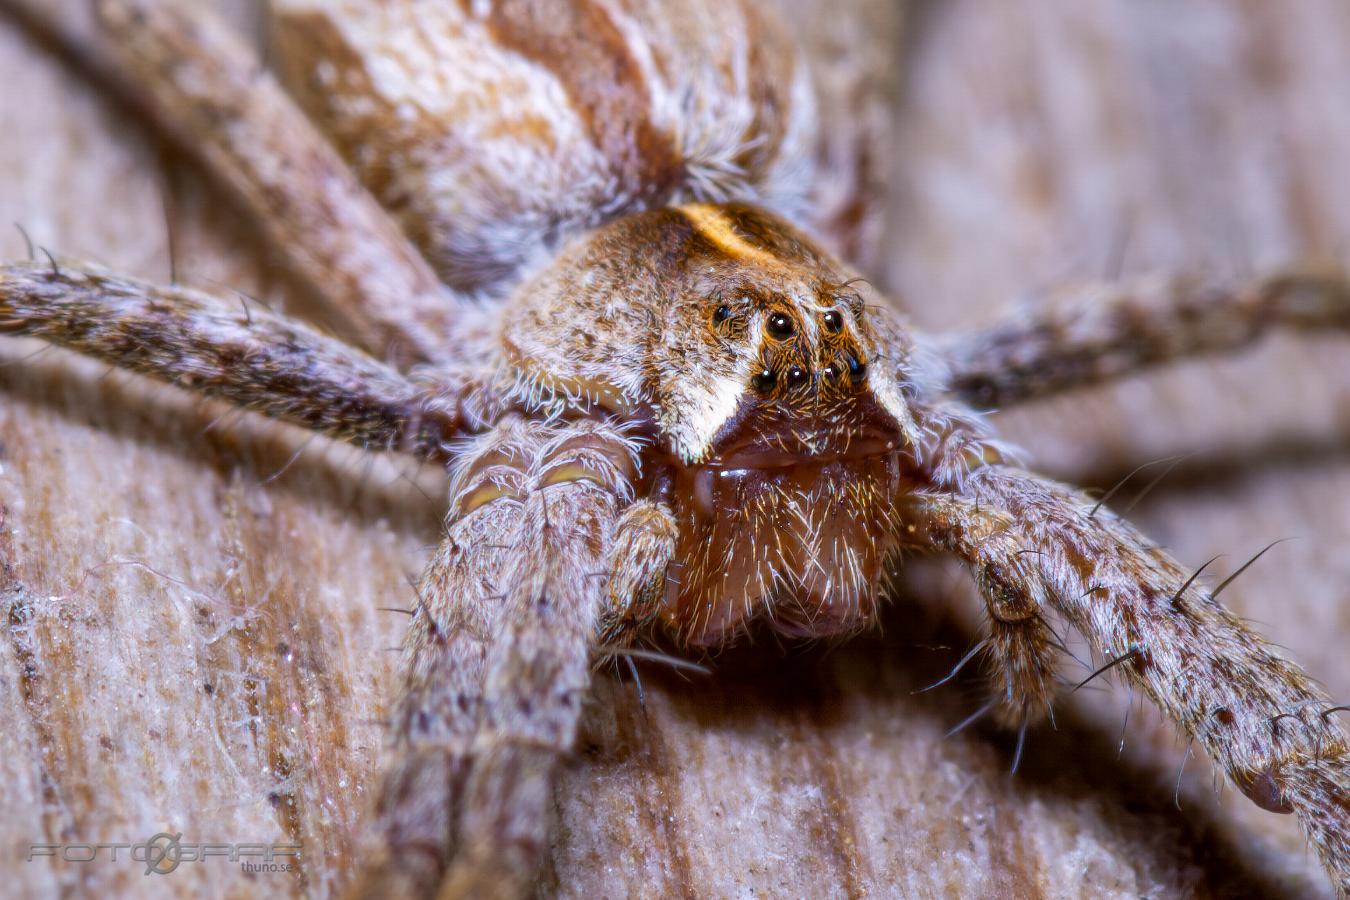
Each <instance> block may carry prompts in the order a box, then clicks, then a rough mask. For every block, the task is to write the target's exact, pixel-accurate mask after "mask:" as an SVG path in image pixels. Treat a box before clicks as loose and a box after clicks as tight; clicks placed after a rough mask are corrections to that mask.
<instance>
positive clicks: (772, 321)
mask: <svg viewBox="0 0 1350 900" xmlns="http://www.w3.org/2000/svg"><path fill="white" fill-rule="evenodd" d="M768 329H769V334H771V335H772V336H773V337H776V338H780V339H781V338H789V337H792V333H793V332H794V331H796V327H795V326H794V325H793V323H792V317H791V316H789V315H788V314H787V313H785V312H774V313H770V314H769V322H768Z"/></svg>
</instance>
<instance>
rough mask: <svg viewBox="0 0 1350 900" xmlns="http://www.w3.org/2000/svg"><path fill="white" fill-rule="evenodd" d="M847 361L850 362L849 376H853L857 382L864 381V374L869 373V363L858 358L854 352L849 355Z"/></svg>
mask: <svg viewBox="0 0 1350 900" xmlns="http://www.w3.org/2000/svg"><path fill="white" fill-rule="evenodd" d="M846 361H847V362H848V377H849V378H852V379H853V381H854V382H855V383H856V382H859V381H862V379H863V376H864V375H866V374H867V363H865V362H863V361H862V360H860V359H858V357H856V356H854V355H853V354H852V353H850V354H849V355H848V357H847V359H846Z"/></svg>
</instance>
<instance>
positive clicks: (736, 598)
mask: <svg viewBox="0 0 1350 900" xmlns="http://www.w3.org/2000/svg"><path fill="white" fill-rule="evenodd" d="M751 463H754V465H751ZM899 482H900V463H899V455H898V453H897V452H896V451H895V450H894V444H893V442H889V441H884V440H883V441H879V442H876V443H866V444H864V443H859V444H857V445H855V446H854V447H853V448H852V450H851V452H850V453H848V454H833V455H829V456H816V457H810V456H807V457H800V456H798V457H790V456H788V455H785V454H782V453H779V452H771V451H769V450H766V449H764V448H756V449H747V450H745V451H741V452H738V453H735V454H728V455H726V456H725V457H722V458H720V459H719V460H718V461H717V464H708V465H703V466H690V467H678V468H677V469H676V471H675V473H674V478H673V484H672V488H673V489H672V492H671V494H672V503H673V505H674V508H675V514H676V518H677V521H678V523H679V528H680V532H679V536H678V538H677V541H676V560H677V570H678V571H679V572H680V576H679V579H678V583H676V581H674V580H672V581H671V582H670V583H668V586H667V597H666V604H665V609H664V611H663V617H664V618H665V619H666V621H667V624H668V625H670V626H671V627H672V628H673V629H675V630H676V631H678V632H679V633H680V634H681V635H682V636H683V638H684V640H685V641H686V642H688V643H689V644H690V645H695V646H701V645H709V644H718V643H724V642H725V641H726V640H727V639H728V638H729V637H730V636H733V635H734V634H735V633H736V632H738V631H739V630H742V629H743V628H744V626H745V625H746V624H748V622H749V620H750V619H752V618H754V617H756V616H760V615H762V616H763V617H764V618H765V619H767V620H768V621H769V622H770V624H771V627H772V628H773V629H774V630H776V631H777V632H779V633H780V634H783V635H786V636H789V637H794V638H797V637H823V636H826V635H831V634H838V633H840V632H847V631H852V630H854V629H856V628H858V627H861V626H862V625H865V624H866V623H867V622H868V621H869V620H870V618H871V616H872V613H873V611H874V609H875V595H876V583H877V579H878V575H879V570H880V566H881V562H882V560H883V559H884V557H885V555H886V553H887V552H888V550H889V544H890V537H889V535H888V534H887V530H886V529H885V528H884V527H880V528H879V527H878V526H879V524H881V523H885V522H886V521H887V519H888V518H889V512H890V509H891V506H892V502H893V497H894V494H895V491H896V490H897V489H898V486H899Z"/></svg>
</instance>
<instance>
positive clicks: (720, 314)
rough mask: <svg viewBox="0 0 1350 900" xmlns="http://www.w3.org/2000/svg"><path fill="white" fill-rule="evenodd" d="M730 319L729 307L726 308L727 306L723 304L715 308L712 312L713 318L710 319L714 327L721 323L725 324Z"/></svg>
mask: <svg viewBox="0 0 1350 900" xmlns="http://www.w3.org/2000/svg"><path fill="white" fill-rule="evenodd" d="M730 318H731V307H729V306H727V305H725V304H723V305H722V306H719V307H717V309H715V310H713V317H712V319H713V324H714V325H721V324H722V323H723V322H725V321H726V320H727V319H730Z"/></svg>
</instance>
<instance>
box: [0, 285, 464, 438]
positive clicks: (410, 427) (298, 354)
mask: <svg viewBox="0 0 1350 900" xmlns="http://www.w3.org/2000/svg"><path fill="white" fill-rule="evenodd" d="M0 334H13V335H30V336H34V337H40V338H43V339H45V340H48V341H51V342H52V343H54V344H59V345H62V346H64V347H68V348H70V349H72V350H76V351H78V352H80V353H83V354H85V355H88V356H92V357H95V358H96V359H101V360H104V361H106V362H109V363H112V364H113V365H115V366H118V367H121V368H124V369H128V370H131V371H133V372H138V373H140V374H143V375H150V376H152V377H154V378H158V379H160V380H162V381H167V382H169V383H170V384H174V385H177V386H179V387H183V388H189V389H191V390H194V391H197V392H199V393H202V394H206V395H208V396H212V397H220V398H223V399H226V400H229V401H230V402H232V403H234V404H236V405H238V406H242V407H247V408H249V409H253V410H257V411H259V412H262V413H265V414H266V415H269V416H272V417H274V418H277V419H282V420H284V421H287V422H290V423H292V424H295V425H299V426H301V427H303V428H307V429H309V430H311V431H315V432H319V433H322V434H326V435H328V436H330V437H335V438H339V439H341V440H345V441H350V442H352V443H355V444H358V445H361V446H364V447H369V448H372V449H379V450H397V451H402V452H407V453H412V454H416V455H419V456H422V457H426V458H433V459H439V458H443V457H444V455H445V452H446V451H445V444H446V442H447V441H448V440H450V439H452V438H454V437H457V436H459V435H461V434H463V433H465V432H471V431H475V430H481V429H482V427H483V425H484V424H485V423H484V419H483V418H480V416H479V413H481V414H482V415H483V416H487V415H488V414H489V413H488V412H487V409H486V407H482V406H479V405H477V404H479V403H480V402H482V401H483V398H484V396H485V394H484V391H485V388H483V387H482V385H480V384H479V383H478V382H474V381H471V380H465V381H463V382H460V383H457V384H452V383H449V382H444V381H443V382H442V383H439V384H437V385H435V386H431V385H427V384H420V383H418V382H417V381H414V380H412V379H411V378H409V377H408V376H406V375H403V374H401V373H399V372H398V371H396V370H394V369H393V368H391V367H389V366H387V365H385V364H383V363H380V362H377V361H376V360H374V359H371V358H370V357H368V356H366V355H365V354H364V353H362V352H360V351H359V350H354V349H352V348H350V347H348V346H347V345H345V344H343V343H342V342H341V341H338V340H335V339H333V338H330V337H325V336H323V335H321V334H319V333H318V332H316V331H314V330H313V329H310V328H307V327H305V326H304V325H302V324H300V323H297V322H294V321H291V320H287V319H284V318H282V317H279V316H277V315H275V314H274V313H271V312H268V311H267V310H265V309H261V308H258V307H252V306H248V305H247V304H246V303H243V302H241V303H227V302H225V301H223V300H219V299H217V298H214V297H211V296H209V295H207V294H203V293H199V292H197V291H193V290H189V289H187V288H178V287H174V288H166V287H158V286H155V285H151V284H147V283H145V282H142V281H137V280H134V279H130V278H124V277H121V276H118V275H115V274H112V273H110V272H106V271H103V270H99V269H93V268H77V267H75V266H73V265H67V264H64V263H55V262H53V263H50V264H47V263H43V264H37V263H32V264H20V265H10V266H0ZM471 410H478V412H477V413H476V412H471Z"/></svg>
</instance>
